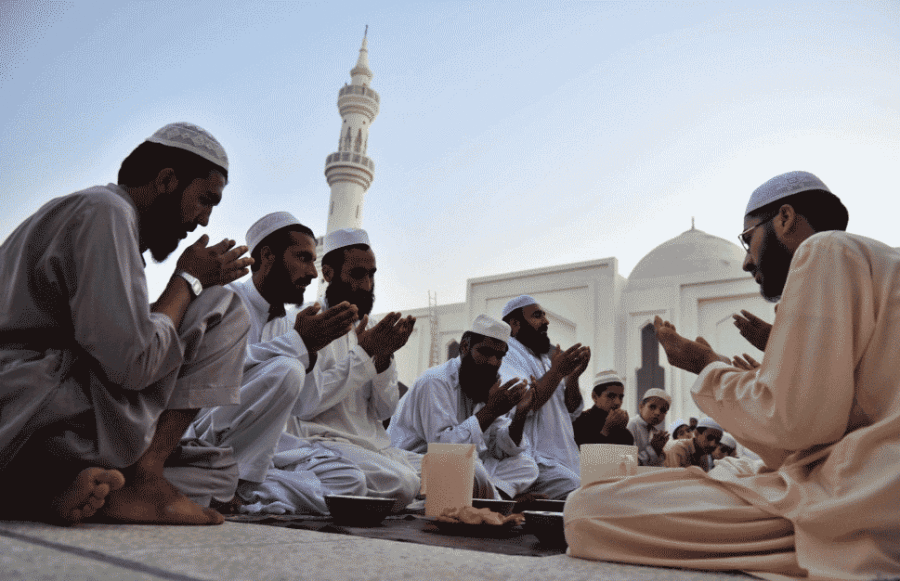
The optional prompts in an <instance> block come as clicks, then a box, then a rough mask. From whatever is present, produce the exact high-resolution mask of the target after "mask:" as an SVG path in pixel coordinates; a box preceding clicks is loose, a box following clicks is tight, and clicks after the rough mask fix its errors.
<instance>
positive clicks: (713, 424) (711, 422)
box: [697, 418, 725, 433]
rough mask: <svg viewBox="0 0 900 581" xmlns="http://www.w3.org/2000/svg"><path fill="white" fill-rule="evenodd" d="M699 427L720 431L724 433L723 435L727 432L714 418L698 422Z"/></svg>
mask: <svg viewBox="0 0 900 581" xmlns="http://www.w3.org/2000/svg"><path fill="white" fill-rule="evenodd" d="M697 427H698V428H710V429H713V430H719V431H720V432H723V433H724V432H725V430H723V429H722V426H720V425H719V424H718V423H716V420H714V419H712V418H703V419H702V420H700V421H699V422H697Z"/></svg>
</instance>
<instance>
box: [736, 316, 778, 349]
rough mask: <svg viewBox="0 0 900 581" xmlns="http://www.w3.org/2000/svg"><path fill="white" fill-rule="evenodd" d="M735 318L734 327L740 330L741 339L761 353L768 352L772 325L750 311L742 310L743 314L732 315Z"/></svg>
mask: <svg viewBox="0 0 900 581" xmlns="http://www.w3.org/2000/svg"><path fill="white" fill-rule="evenodd" d="M731 316H732V317H733V318H734V326H735V327H737V328H738V331H739V332H740V334H741V337H743V338H744V339H746V340H747V341H748V342H749V343H750V344H751V345H753V346H754V347H756V348H757V349H759V350H760V351H765V350H766V344H767V343H768V342H769V334H770V333H771V332H772V325H770V324H769V323H767V322H765V321H763V320H762V319H760V318H759V317H757V316H756V315H754V314H753V313H751V312H750V311H745V310H741V314H740V315H738V314H735V315H731Z"/></svg>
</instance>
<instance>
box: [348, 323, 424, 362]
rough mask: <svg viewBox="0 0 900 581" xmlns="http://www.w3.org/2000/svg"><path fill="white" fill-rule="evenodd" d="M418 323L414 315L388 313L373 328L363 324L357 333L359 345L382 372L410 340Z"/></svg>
mask: <svg viewBox="0 0 900 581" xmlns="http://www.w3.org/2000/svg"><path fill="white" fill-rule="evenodd" d="M415 324H416V318H415V317H413V316H412V315H410V316H408V317H403V315H401V314H400V313H388V314H387V315H385V317H384V318H383V319H381V320H380V321H378V324H376V325H375V326H374V327H372V328H371V329H365V328H364V327H363V326H362V325H360V326H359V327H357V329H356V334H357V339H358V341H359V346H360V347H362V348H363V351H365V352H366V353H367V354H368V355H369V357H371V358H372V359H373V360H374V362H375V370H376V371H377V372H378V373H381V372H382V371H384V370H385V369H387V367H388V366H389V365H390V361H391V356H392V355H393V354H394V353H395V352H396V351H398V350H399V349H401V348H402V347H403V346H404V345H406V342H407V341H408V340H409V336H410V335H411V334H412V332H413V328H414V327H415Z"/></svg>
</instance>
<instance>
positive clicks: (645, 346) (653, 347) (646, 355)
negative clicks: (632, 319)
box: [637, 323, 666, 402]
mask: <svg viewBox="0 0 900 581" xmlns="http://www.w3.org/2000/svg"><path fill="white" fill-rule="evenodd" d="M653 387H656V388H659V389H665V388H666V370H665V369H663V368H662V367H660V365H659V341H658V340H657V339H656V331H655V330H654V329H653V324H652V323H647V325H645V326H644V327H643V328H642V329H641V367H640V369H638V370H637V401H638V402H640V401H641V400H642V399H643V398H644V394H645V393H646V392H647V390H648V389H650V388H653Z"/></svg>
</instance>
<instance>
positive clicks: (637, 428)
mask: <svg viewBox="0 0 900 581" xmlns="http://www.w3.org/2000/svg"><path fill="white" fill-rule="evenodd" d="M664 423H665V422H660V423H658V424H657V425H655V426H651V425H650V424H648V423H647V422H646V421H644V418H642V417H641V416H640V415H636V416H633V417H632V418H631V419H630V420H628V431H629V432H631V435H632V436H634V445H635V446H637V449H638V465H640V466H662V465H663V460H664V459H665V456H664V455H663V454H657V453H656V450H654V449H653V446H651V445H650V439H651V437H652V435H653V434H654V433H656V432H657V431H662V430H663V427H664V426H663V424H664Z"/></svg>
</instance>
